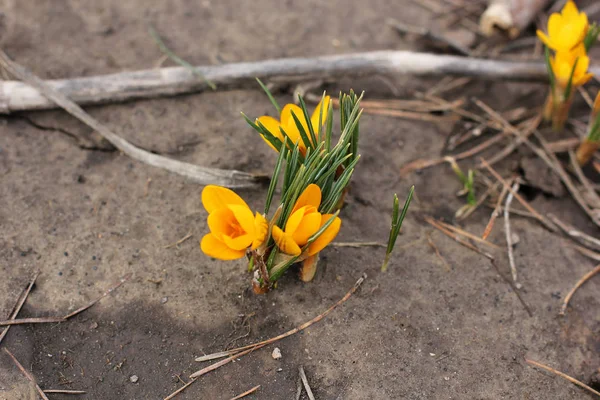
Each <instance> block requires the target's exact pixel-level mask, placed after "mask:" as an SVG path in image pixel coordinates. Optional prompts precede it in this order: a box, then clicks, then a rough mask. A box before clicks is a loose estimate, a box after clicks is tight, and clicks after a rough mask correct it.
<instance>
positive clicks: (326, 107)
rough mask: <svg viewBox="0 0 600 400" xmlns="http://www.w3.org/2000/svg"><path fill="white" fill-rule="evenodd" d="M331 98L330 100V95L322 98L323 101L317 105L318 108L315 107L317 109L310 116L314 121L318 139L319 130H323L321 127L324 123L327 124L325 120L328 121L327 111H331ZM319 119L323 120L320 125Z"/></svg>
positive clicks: (311, 120)
mask: <svg viewBox="0 0 600 400" xmlns="http://www.w3.org/2000/svg"><path fill="white" fill-rule="evenodd" d="M329 100H330V97H329V96H325V98H324V99H321V101H320V102H319V104H318V105H317V108H315V111H314V112H313V113H312V116H311V117H310V122H311V123H312V126H313V128H314V130H315V133H316V134H317V139H318V138H319V136H318V134H319V132H321V128H322V127H323V125H325V121H327V112H328V111H329ZM321 109H322V110H323V115H322V116H321ZM319 119H320V120H321V125H320V126H319Z"/></svg>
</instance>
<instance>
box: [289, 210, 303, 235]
mask: <svg viewBox="0 0 600 400" xmlns="http://www.w3.org/2000/svg"><path fill="white" fill-rule="evenodd" d="M305 211H306V207H301V208H300V209H298V210H296V211H294V212H292V214H291V215H290V216H289V217H288V219H287V222H286V223H285V233H287V234H288V235H293V234H294V232H296V229H298V226H299V225H300V222H302V218H304V212H305Z"/></svg>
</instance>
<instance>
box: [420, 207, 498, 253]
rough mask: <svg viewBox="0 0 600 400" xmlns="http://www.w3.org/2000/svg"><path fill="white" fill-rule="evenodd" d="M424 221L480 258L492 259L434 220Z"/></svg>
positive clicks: (428, 218)
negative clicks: (479, 255)
mask: <svg viewBox="0 0 600 400" xmlns="http://www.w3.org/2000/svg"><path fill="white" fill-rule="evenodd" d="M425 221H426V222H427V223H429V224H430V225H431V226H433V227H434V228H436V229H438V230H439V231H440V232H442V233H443V234H445V235H446V236H448V237H451V238H452V239H454V240H455V241H456V242H458V243H460V244H461V245H463V246H465V247H466V248H467V249H470V250H473V251H474V252H476V253H478V254H481V255H482V256H484V257H487V258H488V259H490V260H493V259H494V256H492V255H491V254H489V253H486V252H484V251H481V250H479V249H478V248H477V247H475V246H473V245H472V244H471V243H469V242H467V241H465V240H463V239H461V238H460V237H458V236H457V235H455V234H454V233H453V232H451V231H450V230H448V229H446V228H445V227H444V226H442V225H440V224H439V223H438V222H437V221H436V220H435V219H433V218H431V217H425Z"/></svg>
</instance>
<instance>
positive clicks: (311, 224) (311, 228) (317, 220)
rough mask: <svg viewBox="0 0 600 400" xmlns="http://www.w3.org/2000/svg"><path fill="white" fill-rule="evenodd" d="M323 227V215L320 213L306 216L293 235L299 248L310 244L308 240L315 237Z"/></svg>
mask: <svg viewBox="0 0 600 400" xmlns="http://www.w3.org/2000/svg"><path fill="white" fill-rule="evenodd" d="M320 227H321V214H320V213H318V212H316V211H315V212H311V213H308V214H305V215H304V217H303V218H302V221H300V224H299V225H298V227H297V228H296V231H295V232H294V233H293V234H292V238H293V239H294V242H296V244H298V246H300V247H302V246H304V245H305V244H306V242H308V238H309V237H311V236H312V235H314V234H315V233H316V232H317V231H318V230H319V228H320Z"/></svg>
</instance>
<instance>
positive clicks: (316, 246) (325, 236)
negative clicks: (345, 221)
mask: <svg viewBox="0 0 600 400" xmlns="http://www.w3.org/2000/svg"><path fill="white" fill-rule="evenodd" d="M332 217H333V214H323V215H322V216H321V226H323V225H325V224H326V223H327V221H329V219H330V218H332ZM341 226H342V220H341V219H340V218H339V217H335V220H334V221H333V222H332V223H331V225H329V227H328V228H327V229H325V232H323V233H322V234H321V235H320V236H319V237H318V238H317V239H316V240H315V241H314V242H312V243H311V244H310V246H308V255H310V256H312V255H314V254H317V253H318V252H320V251H321V250H323V249H324V248H325V247H326V246H327V245H328V244H329V243H331V241H332V240H333V239H335V237H336V236H337V234H338V232H339V231H340V227H341Z"/></svg>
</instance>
